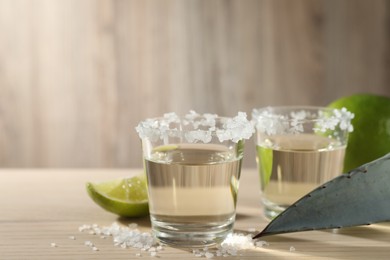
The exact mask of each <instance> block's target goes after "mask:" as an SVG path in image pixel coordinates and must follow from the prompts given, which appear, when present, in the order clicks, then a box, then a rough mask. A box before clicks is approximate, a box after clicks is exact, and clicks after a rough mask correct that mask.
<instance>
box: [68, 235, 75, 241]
mask: <svg viewBox="0 0 390 260" xmlns="http://www.w3.org/2000/svg"><path fill="white" fill-rule="evenodd" d="M68 238H69V239H70V240H76V237H75V236H69V237H68Z"/></svg>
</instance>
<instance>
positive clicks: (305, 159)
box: [252, 106, 354, 219]
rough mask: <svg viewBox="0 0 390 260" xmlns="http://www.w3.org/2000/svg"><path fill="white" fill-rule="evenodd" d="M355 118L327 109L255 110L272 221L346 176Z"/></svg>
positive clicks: (264, 188)
mask: <svg viewBox="0 0 390 260" xmlns="http://www.w3.org/2000/svg"><path fill="white" fill-rule="evenodd" d="M353 116H354V115H353V114H352V113H350V112H349V111H347V110H346V109H345V108H343V109H340V110H338V109H331V108H325V107H299V106H295V107H265V108H260V109H254V110H253V111H252V121H253V122H254V125H255V128H256V139H255V143H256V155H257V156H256V161H257V165H258V170H259V175H260V187H261V199H262V204H263V210H264V215H265V217H266V218H268V219H272V218H274V217H275V216H277V215H278V214H279V213H281V212H282V211H283V210H285V209H286V208H287V207H288V206H290V205H291V204H293V203H294V202H295V201H296V200H298V199H299V198H301V197H302V196H304V195H306V194H307V193H308V192H310V191H311V190H313V189H314V188H315V187H317V186H319V185H320V184H322V183H324V182H326V181H328V180H330V179H332V178H334V177H336V176H337V175H339V174H341V173H342V169H343V163H344V154H345V149H346V146H347V140H348V133H349V132H351V131H352V130H353V127H352V125H351V119H352V118H353Z"/></svg>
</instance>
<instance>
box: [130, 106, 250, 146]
mask: <svg viewBox="0 0 390 260" xmlns="http://www.w3.org/2000/svg"><path fill="white" fill-rule="evenodd" d="M136 131H137V132H138V134H139V137H140V138H141V139H144V138H149V139H150V138H152V139H156V138H159V139H163V138H167V137H183V136H184V137H185V138H186V139H187V140H189V141H190V142H198V141H203V142H204V143H208V142H210V141H211V138H213V137H218V138H219V139H220V141H221V142H223V141H229V140H231V141H233V142H238V141H240V140H242V139H249V138H250V137H251V136H252V134H253V133H254V132H255V130H254V127H253V124H252V122H251V121H249V120H248V119H247V115H246V113H243V112H238V115H237V116H235V117H226V116H218V115H217V114H209V113H205V114H197V113H196V112H194V111H190V113H189V114H187V115H180V116H179V115H176V114H175V113H168V114H164V116H160V117H154V118H148V119H146V120H144V121H141V122H140V123H139V125H138V126H137V127H136Z"/></svg>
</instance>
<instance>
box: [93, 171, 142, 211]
mask: <svg viewBox="0 0 390 260" xmlns="http://www.w3.org/2000/svg"><path fill="white" fill-rule="evenodd" d="M86 188H87V192H88V194H89V196H90V197H91V199H92V200H93V201H94V202H96V204H98V205H99V206H100V207H102V208H103V209H105V210H107V211H109V212H112V213H114V214H117V215H119V216H122V217H141V216H145V215H147V214H148V213H149V207H148V193H147V185H146V178H145V175H144V174H142V175H138V176H134V177H131V178H125V179H118V180H112V181H107V182H102V183H90V182H88V183H87V184H86Z"/></svg>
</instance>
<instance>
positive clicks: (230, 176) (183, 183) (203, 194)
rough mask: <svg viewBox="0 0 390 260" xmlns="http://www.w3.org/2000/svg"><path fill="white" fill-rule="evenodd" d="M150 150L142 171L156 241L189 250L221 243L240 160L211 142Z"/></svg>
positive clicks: (230, 224)
mask: <svg viewBox="0 0 390 260" xmlns="http://www.w3.org/2000/svg"><path fill="white" fill-rule="evenodd" d="M172 147H173V149H172ZM154 150H155V151H154V152H153V153H152V156H151V157H150V158H149V159H145V168H146V172H147V178H148V195H149V211H150V214H151V221H152V225H153V231H154V233H155V235H156V237H157V238H158V239H159V240H160V241H162V242H164V243H167V244H171V245H177V246H183V245H185V246H190V247H193V246H195V247H196V246H205V245H210V244H214V243H216V242H219V241H220V240H223V239H224V238H225V237H226V235H227V234H228V233H230V232H231V230H232V227H233V224H234V220H235V208H236V200H237V191H238V184H239V177H240V169H241V167H240V164H241V158H237V157H236V155H235V152H234V151H232V150H229V149H228V148H226V147H225V146H222V145H215V144H179V145H169V147H168V148H167V149H166V148H164V147H157V148H155V149H154Z"/></svg>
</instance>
